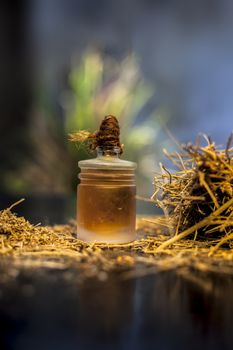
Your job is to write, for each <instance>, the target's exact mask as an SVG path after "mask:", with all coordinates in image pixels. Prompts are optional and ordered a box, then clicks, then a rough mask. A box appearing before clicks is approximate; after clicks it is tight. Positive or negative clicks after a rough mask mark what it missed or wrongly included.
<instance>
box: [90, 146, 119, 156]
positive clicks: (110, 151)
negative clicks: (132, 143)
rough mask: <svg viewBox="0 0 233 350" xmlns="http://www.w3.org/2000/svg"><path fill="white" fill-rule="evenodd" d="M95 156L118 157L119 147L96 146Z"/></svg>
mask: <svg viewBox="0 0 233 350" xmlns="http://www.w3.org/2000/svg"><path fill="white" fill-rule="evenodd" d="M96 151H97V158H99V157H112V158H119V156H120V154H121V149H120V148H119V147H104V148H102V147H97V149H96Z"/></svg>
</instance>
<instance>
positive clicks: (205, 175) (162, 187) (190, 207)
mask: <svg viewBox="0 0 233 350" xmlns="http://www.w3.org/2000/svg"><path fill="white" fill-rule="evenodd" d="M232 139H233V134H232V135H231V137H230V138H229V140H228V143H227V146H226V149H225V150H220V149H218V148H217V147H216V146H215V144H214V143H213V142H212V140H210V139H207V140H208V143H207V145H206V146H204V147H202V146H200V145H192V144H188V145H186V146H182V150H183V152H182V153H181V154H178V153H172V154H169V153H168V152H167V151H165V154H166V155H167V157H168V158H169V159H170V160H171V161H172V163H173V164H174V165H175V166H176V167H177V168H178V171H176V172H174V173H170V172H169V171H168V170H167V169H166V168H165V167H164V166H162V168H163V172H162V174H161V175H158V176H156V177H155V179H154V185H155V193H154V195H153V198H154V199H155V201H156V202H157V204H158V206H159V207H161V208H162V209H163V210H164V212H165V214H166V218H167V219H166V220H167V223H168V225H169V226H173V227H174V228H175V235H177V239H178V238H179V237H180V236H179V233H181V234H183V236H184V237H186V236H188V235H190V234H193V235H194V237H195V239H208V240H220V241H219V243H218V244H223V243H225V242H226V241H228V242H230V241H231V240H233V199H232V197H233V156H232V155H233V149H232V148H230V145H231V142H232ZM186 233H187V234H186ZM183 236H182V237H183ZM174 239H176V238H173V241H174Z"/></svg>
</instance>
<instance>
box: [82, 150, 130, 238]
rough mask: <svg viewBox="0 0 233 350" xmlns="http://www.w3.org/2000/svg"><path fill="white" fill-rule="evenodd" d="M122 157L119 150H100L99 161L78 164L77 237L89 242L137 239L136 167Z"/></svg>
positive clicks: (98, 153)
mask: <svg viewBox="0 0 233 350" xmlns="http://www.w3.org/2000/svg"><path fill="white" fill-rule="evenodd" d="M119 153H120V149H119V148H118V147H114V148H110V149H103V148H101V147H98V148H97V158H95V159H90V160H84V161H80V162H79V167H80V168H81V172H80V175H79V178H80V184H79V185H78V204H77V234H78V238H79V239H82V240H84V241H86V242H95V241H96V242H106V243H125V242H130V241H132V240H134V239H135V221H136V198H135V196H136V185H135V168H136V164H135V163H133V162H129V161H125V160H121V159H120V158H119Z"/></svg>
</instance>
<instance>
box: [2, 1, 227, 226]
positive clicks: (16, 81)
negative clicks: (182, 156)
mask: <svg viewBox="0 0 233 350" xmlns="http://www.w3.org/2000/svg"><path fill="white" fill-rule="evenodd" d="M0 8H1V11H0V50H1V55H0V74H1V79H0V142H1V144H0V145H1V147H0V167H1V168H0V205H1V209H2V208H4V207H5V206H7V205H9V204H12V202H13V201H14V200H17V199H19V198H21V197H26V198H27V200H26V202H25V203H24V204H21V205H20V207H19V209H17V211H18V212H19V213H22V214H24V215H26V217H27V218H29V219H30V220H32V221H33V222H35V223H37V222H42V223H45V224H46V223H55V222H56V223H62V222H65V221H66V220H67V219H68V218H69V217H72V216H74V215H75V196H76V186H77V174H78V165H77V164H78V161H79V160H80V159H84V158H88V157H93V155H90V154H89V153H88V152H87V151H85V149H84V148H83V147H76V146H75V145H74V144H69V142H68V140H67V134H68V133H69V132H72V131H76V130H78V129H87V130H90V131H95V130H96V129H97V128H98V125H99V123H100V121H101V119H102V118H103V116H104V115H106V114H113V115H116V116H117V117H118V118H119V121H120V124H121V130H122V142H123V143H124V144H125V153H124V158H125V159H128V160H132V161H136V162H137V163H138V171H137V182H138V195H139V196H143V197H150V196H151V195H152V194H153V185H152V182H153V176H154V174H155V172H156V171H158V168H159V162H160V161H164V156H163V152H162V151H163V148H167V149H169V150H174V149H175V148H176V144H175V142H174V140H173V137H172V136H171V134H172V135H174V138H175V139H177V140H179V141H180V142H188V141H193V142H194V141H195V138H196V136H197V134H198V133H200V132H203V133H207V134H209V135H211V136H212V138H213V139H214V140H215V141H216V143H217V144H222V145H224V144H225V143H226V139H227V137H228V136H229V134H230V132H231V130H232V114H233V98H232V91H233V89H232V88H233V45H232V37H233V2H232V1H231V0H205V1H204V0H195V1H194V0H193V1H191V0H190V1H187V0H173V1H170V2H167V1H160V0H157V1H156V0H155V1H152V0H127V1H125V0H118V1H114V0H99V1H94V0H92V1H91V0H56V1H55V0H30V1H25V0H21V1H17V0H16V1H14V3H11V2H9V1H2V2H1V5H0ZM138 212H139V213H142V214H145V213H154V212H156V208H155V207H154V205H153V204H150V203H146V202H139V203H138Z"/></svg>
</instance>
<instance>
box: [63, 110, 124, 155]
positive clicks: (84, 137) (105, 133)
mask: <svg viewBox="0 0 233 350" xmlns="http://www.w3.org/2000/svg"><path fill="white" fill-rule="evenodd" d="M69 140H70V141H72V142H78V143H87V144H88V146H89V148H90V150H92V151H93V150H95V149H97V148H98V147H99V148H101V149H103V150H105V149H112V148H114V147H116V148H119V150H120V154H122V153H123V145H121V143H120V126H119V123H118V120H117V118H116V117H114V116H113V115H107V116H106V117H104V119H103V121H102V123H101V125H100V129H99V131H97V132H95V133H91V132H89V131H86V130H79V131H77V132H75V133H72V134H70V135H69Z"/></svg>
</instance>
